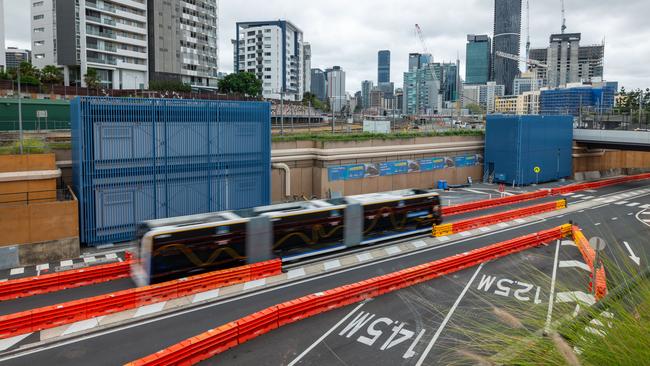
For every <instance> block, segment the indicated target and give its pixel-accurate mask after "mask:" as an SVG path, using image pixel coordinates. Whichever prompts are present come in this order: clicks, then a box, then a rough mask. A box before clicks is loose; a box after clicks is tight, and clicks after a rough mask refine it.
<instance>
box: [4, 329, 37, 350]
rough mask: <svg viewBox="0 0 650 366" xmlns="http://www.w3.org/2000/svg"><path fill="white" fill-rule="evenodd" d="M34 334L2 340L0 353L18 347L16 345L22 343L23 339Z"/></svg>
mask: <svg viewBox="0 0 650 366" xmlns="http://www.w3.org/2000/svg"><path fill="white" fill-rule="evenodd" d="M32 334H34V333H27V334H21V335H17V336H15V337H11V338H5V339H0V351H5V350H7V349H8V348H11V347H13V346H14V345H16V343H18V342H20V341H22V340H23V339H25V338H27V337H29V336H30V335H32Z"/></svg>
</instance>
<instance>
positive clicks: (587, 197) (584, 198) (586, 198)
mask: <svg viewBox="0 0 650 366" xmlns="http://www.w3.org/2000/svg"><path fill="white" fill-rule="evenodd" d="M594 197H595V196H585V197H582V198H581V200H590V199H592V198H594Z"/></svg>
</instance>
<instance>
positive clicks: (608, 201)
mask: <svg viewBox="0 0 650 366" xmlns="http://www.w3.org/2000/svg"><path fill="white" fill-rule="evenodd" d="M616 201H617V200H612V199H609V200H607V201H605V202H604V203H614V202H616Z"/></svg>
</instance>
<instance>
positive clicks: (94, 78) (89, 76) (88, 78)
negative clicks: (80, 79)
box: [84, 67, 100, 89]
mask: <svg viewBox="0 0 650 366" xmlns="http://www.w3.org/2000/svg"><path fill="white" fill-rule="evenodd" d="M84 82H85V83H86V86H87V87H88V88H91V89H97V88H99V84H100V80H99V74H98V73H97V70H96V69H93V68H90V67H89V68H88V70H87V71H86V74H85V75H84Z"/></svg>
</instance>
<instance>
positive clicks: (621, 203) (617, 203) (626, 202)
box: [615, 201, 629, 206]
mask: <svg viewBox="0 0 650 366" xmlns="http://www.w3.org/2000/svg"><path fill="white" fill-rule="evenodd" d="M628 203H629V202H628V201H620V202H616V203H615V205H618V206H623V205H627V204H628Z"/></svg>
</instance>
